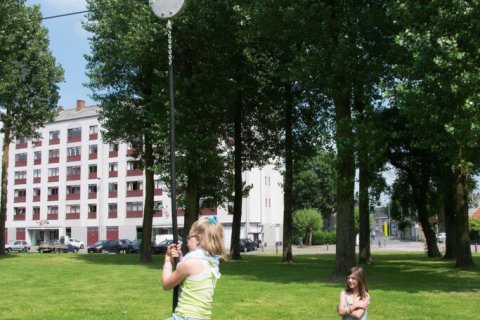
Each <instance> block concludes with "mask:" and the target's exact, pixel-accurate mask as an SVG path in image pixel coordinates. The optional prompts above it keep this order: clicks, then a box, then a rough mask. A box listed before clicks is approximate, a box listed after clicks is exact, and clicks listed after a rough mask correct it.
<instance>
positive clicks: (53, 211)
mask: <svg viewBox="0 0 480 320" xmlns="http://www.w3.org/2000/svg"><path fill="white" fill-rule="evenodd" d="M47 213H48V214H58V206H48V207H47Z"/></svg>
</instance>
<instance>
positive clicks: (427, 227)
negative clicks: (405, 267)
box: [409, 164, 441, 258]
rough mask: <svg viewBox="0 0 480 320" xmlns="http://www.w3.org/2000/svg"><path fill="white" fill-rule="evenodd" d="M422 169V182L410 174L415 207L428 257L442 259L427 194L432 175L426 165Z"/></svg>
mask: <svg viewBox="0 0 480 320" xmlns="http://www.w3.org/2000/svg"><path fill="white" fill-rule="evenodd" d="M422 167H423V168H422V173H421V177H420V179H421V180H420V182H417V181H418V180H417V178H418V177H414V176H413V174H411V173H409V178H410V184H411V187H412V191H413V196H414V198H415V206H416V207H417V211H418V220H419V221H420V224H421V226H422V230H423V234H424V235H425V241H426V243H427V255H428V256H429V257H430V258H433V257H440V256H441V254H440V251H439V250H438V246H437V237H436V236H435V231H433V229H432V225H431V223H430V219H429V218H430V217H429V215H428V209H427V192H428V182H429V179H430V175H429V174H428V172H427V171H428V170H427V169H426V168H425V165H423V164H422Z"/></svg>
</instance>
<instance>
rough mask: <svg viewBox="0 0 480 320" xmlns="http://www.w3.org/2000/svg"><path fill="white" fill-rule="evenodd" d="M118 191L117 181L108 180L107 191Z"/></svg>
mask: <svg viewBox="0 0 480 320" xmlns="http://www.w3.org/2000/svg"><path fill="white" fill-rule="evenodd" d="M117 191H118V183H116V182H110V183H109V184H108V192H117Z"/></svg>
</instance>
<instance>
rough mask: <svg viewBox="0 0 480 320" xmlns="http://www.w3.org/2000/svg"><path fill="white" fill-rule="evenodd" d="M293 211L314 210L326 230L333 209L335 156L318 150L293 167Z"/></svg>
mask: <svg viewBox="0 0 480 320" xmlns="http://www.w3.org/2000/svg"><path fill="white" fill-rule="evenodd" d="M294 176H295V177H296V178H295V181H294V183H293V199H294V201H293V210H295V211H297V210H300V209H302V208H315V209H316V210H318V211H319V212H320V214H321V215H322V218H323V225H324V226H325V227H326V228H327V229H328V228H329V227H330V219H331V216H332V214H333V212H334V208H335V177H336V171H335V154H334V153H333V152H331V151H328V150H325V151H324V150H319V151H318V152H317V155H315V156H314V157H312V158H308V159H304V160H301V161H297V162H296V164H295V166H294Z"/></svg>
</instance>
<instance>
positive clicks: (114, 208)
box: [108, 203, 117, 212]
mask: <svg viewBox="0 0 480 320" xmlns="http://www.w3.org/2000/svg"><path fill="white" fill-rule="evenodd" d="M108 212H117V204H116V203H109V204H108Z"/></svg>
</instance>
